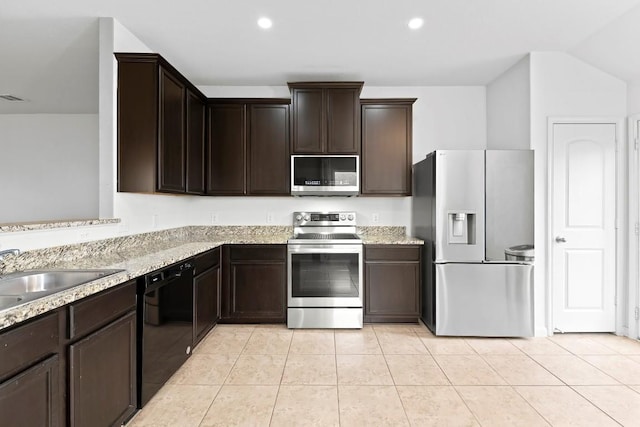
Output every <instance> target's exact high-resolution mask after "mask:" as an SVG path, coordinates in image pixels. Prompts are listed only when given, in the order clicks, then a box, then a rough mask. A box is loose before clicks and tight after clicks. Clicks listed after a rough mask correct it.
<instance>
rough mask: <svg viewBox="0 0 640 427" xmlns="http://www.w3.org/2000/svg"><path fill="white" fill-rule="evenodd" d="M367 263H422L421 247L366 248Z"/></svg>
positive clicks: (386, 246) (390, 246) (365, 258)
mask: <svg viewBox="0 0 640 427" xmlns="http://www.w3.org/2000/svg"><path fill="white" fill-rule="evenodd" d="M364 260H365V261H420V247H419V246H399V245H385V246H374V247H369V246H365V255H364Z"/></svg>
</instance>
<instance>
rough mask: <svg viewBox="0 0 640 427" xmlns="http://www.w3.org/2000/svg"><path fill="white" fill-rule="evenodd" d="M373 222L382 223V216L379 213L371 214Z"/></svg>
mask: <svg viewBox="0 0 640 427" xmlns="http://www.w3.org/2000/svg"><path fill="white" fill-rule="evenodd" d="M371 222H372V223H374V224H377V223H379V222H380V214H379V213H372V214H371Z"/></svg>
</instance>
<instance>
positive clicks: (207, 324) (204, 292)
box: [193, 265, 220, 346]
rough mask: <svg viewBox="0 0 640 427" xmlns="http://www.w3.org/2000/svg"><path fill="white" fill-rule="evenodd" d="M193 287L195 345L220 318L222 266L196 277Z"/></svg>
mask: <svg viewBox="0 0 640 427" xmlns="http://www.w3.org/2000/svg"><path fill="white" fill-rule="evenodd" d="M193 287H194V288H193V292H194V304H195V310H194V322H193V332H194V336H193V345H194V346H195V345H196V344H197V343H199V342H200V340H202V338H204V336H205V335H206V334H207V332H209V331H210V330H211V328H213V326H214V325H215V324H216V322H217V321H218V319H219V318H220V266H219V265H218V266H216V267H213V268H210V269H208V270H206V271H204V272H202V273H201V274H198V275H197V276H196V277H194V278H193Z"/></svg>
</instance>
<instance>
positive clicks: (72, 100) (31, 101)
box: [0, 0, 640, 113]
mask: <svg viewBox="0 0 640 427" xmlns="http://www.w3.org/2000/svg"><path fill="white" fill-rule="evenodd" d="M638 5H640V0H615V1H612V0H394V1H389V0H323V1H313V2H311V1H309V0H182V1H177V0H110V1H105V0H57V1H50V0H21V1H3V2H2V3H1V4H0V53H1V54H2V56H1V58H2V62H1V64H2V65H1V66H0V93H10V94H13V95H16V96H19V97H22V98H25V99H27V100H28V102H25V103H9V102H6V101H0V113H41V112H46V113H54V112H57V113H95V112H97V96H98V88H97V86H98V76H97V69H98V66H97V62H98V20H97V18H98V17H103V16H108V17H114V18H116V19H117V20H118V21H120V22H121V23H122V24H123V25H124V26H125V27H127V28H128V29H129V30H130V31H131V32H132V33H134V34H135V35H136V36H137V37H139V38H140V39H141V40H142V41H143V42H144V43H146V44H147V45H148V46H149V47H150V48H151V49H153V50H155V51H157V52H159V53H161V54H162V55H163V56H164V57H165V58H167V59H168V60H169V61H170V62H171V63H172V64H173V65H174V66H176V67H177V68H178V69H179V70H180V71H181V72H182V73H183V74H184V75H185V76H187V78H189V79H190V80H191V81H192V82H193V83H195V84H196V85H283V84H285V83H286V82H287V81H295V80H320V79H330V80H363V81H365V83H366V84H369V85H376V86H433V85H438V86H443V85H484V84H487V83H488V82H490V81H491V80H493V79H494V78H495V77H497V76H498V75H499V74H501V73H502V72H503V71H505V70H506V69H508V68H509V67H510V66H511V65H513V64H514V63H515V62H517V61H518V60H519V59H520V58H522V57H523V56H524V55H526V54H527V53H528V52H531V51H563V52H570V53H573V54H575V55H577V56H578V57H584V59H586V60H588V61H589V62H592V63H593V64H594V65H596V66H599V67H600V68H603V69H604V70H605V71H609V72H611V73H612V74H614V75H618V76H619V77H621V78H624V79H629V80H631V79H635V78H636V77H638V74H639V71H638V70H640V66H639V64H638V61H640V59H638V58H640V56H638V55H636V59H635V63H632V64H631V65H629V63H627V62H625V61H624V60H622V59H621V50H620V49H619V48H615V49H611V44H613V43H618V42H619V41H620V38H624V39H626V38H629V37H632V38H633V37H635V40H637V41H640V29H639V28H640V25H634V24H635V22H637V21H638V19H640V7H638ZM633 8H635V9H633ZM632 9H633V10H632ZM627 13H628V16H629V18H627V16H624V15H625V14H627ZM263 15H266V16H269V17H270V18H271V19H272V20H273V22H274V25H273V28H272V29H271V30H269V31H265V30H262V29H260V28H258V27H257V26H256V20H257V19H258V17H260V16H263ZM414 16H421V17H423V18H424V20H425V25H424V27H423V28H422V29H420V30H418V31H411V30H409V29H408V28H407V25H406V24H407V21H408V20H409V19H410V18H412V17H414ZM612 22H613V23H615V24H616V25H615V26H614V25H609V24H611V23H612ZM622 24H624V30H621V29H620V28H618V26H620V25H622ZM627 46H628V48H629V49H631V46H632V43H631V42H628V44H627ZM633 47H634V48H635V46H633ZM631 54H632V51H631V50H629V51H628V53H627V55H625V56H631ZM638 80H640V79H638Z"/></svg>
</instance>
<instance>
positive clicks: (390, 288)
mask: <svg viewBox="0 0 640 427" xmlns="http://www.w3.org/2000/svg"><path fill="white" fill-rule="evenodd" d="M419 292H420V264H419V263H402V262H389V263H365V298H366V304H365V320H367V317H370V319H369V320H368V321H375V319H374V317H377V318H378V320H388V321H392V322H393V321H402V320H409V321H414V322H417V321H418V317H419V316H420V298H419V295H420V294H419ZM385 318H386V319H385Z"/></svg>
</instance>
